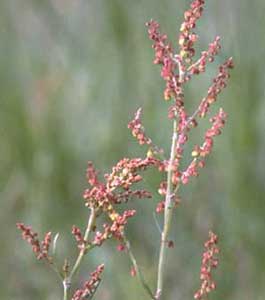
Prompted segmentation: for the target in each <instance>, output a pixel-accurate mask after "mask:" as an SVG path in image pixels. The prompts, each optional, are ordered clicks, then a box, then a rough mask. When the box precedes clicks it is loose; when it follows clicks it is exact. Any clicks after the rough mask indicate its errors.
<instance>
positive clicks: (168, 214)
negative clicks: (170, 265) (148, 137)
mask: <svg viewBox="0 0 265 300" xmlns="http://www.w3.org/2000/svg"><path fill="white" fill-rule="evenodd" d="M177 137H178V135H177V121H176V120H174V123H173V135H172V144H171V151H170V159H169V165H168V171H167V193H166V200H165V211H164V226H163V231H162V233H161V244H160V253H159V261H158V274H157V275H158V276H157V289H156V299H157V300H160V299H161V295H162V291H163V279H164V269H165V261H166V251H167V241H168V235H169V231H170V227H171V223H172V213H173V208H174V207H173V204H172V202H173V201H172V198H173V196H174V195H173V194H174V191H173V184H172V170H173V164H174V160H175V155H176V143H177Z"/></svg>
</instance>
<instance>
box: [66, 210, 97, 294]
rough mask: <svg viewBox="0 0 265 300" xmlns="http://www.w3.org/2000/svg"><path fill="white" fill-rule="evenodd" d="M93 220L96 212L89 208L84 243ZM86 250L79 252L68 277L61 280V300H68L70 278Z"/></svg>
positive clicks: (76, 269)
mask: <svg viewBox="0 0 265 300" xmlns="http://www.w3.org/2000/svg"><path fill="white" fill-rule="evenodd" d="M95 219H96V211H95V209H94V208H91V212H90V216H89V219H88V222H87V227H86V231H85V234H84V242H85V243H86V242H87V241H88V236H89V234H90V232H91V231H92V229H93V226H94V223H95ZM86 250H87V249H86V247H84V248H82V249H81V250H80V252H79V254H78V257H77V259H76V261H75V264H74V266H73V268H72V271H71V273H70V275H69V276H68V277H66V278H65V279H64V280H63V287H64V298H63V300H67V299H68V291H69V290H70V287H71V283H72V278H73V276H74V275H75V274H76V272H77V271H78V269H79V267H80V264H81V262H82V260H83V258H84V255H85V254H86Z"/></svg>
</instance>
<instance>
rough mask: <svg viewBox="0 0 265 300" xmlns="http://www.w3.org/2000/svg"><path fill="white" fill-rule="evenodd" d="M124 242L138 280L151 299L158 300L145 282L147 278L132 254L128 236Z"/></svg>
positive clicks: (124, 237) (124, 238)
mask: <svg viewBox="0 0 265 300" xmlns="http://www.w3.org/2000/svg"><path fill="white" fill-rule="evenodd" d="M123 241H124V243H125V246H126V248H127V251H128V254H129V257H130V259H131V262H132V264H133V267H134V269H135V271H136V275H137V278H138V279H139V281H140V283H141V284H142V286H143V288H144V289H145V291H146V292H147V294H148V295H149V296H150V298H151V299H154V300H155V299H156V298H155V296H154V294H153V292H152V291H151V289H150V287H149V286H148V284H147V282H146V281H145V278H144V276H143V274H142V271H141V269H140V267H139V265H138V263H137V261H136V258H135V256H134V254H133V252H132V249H131V245H130V242H129V241H128V240H127V238H126V236H125V235H124V234H123Z"/></svg>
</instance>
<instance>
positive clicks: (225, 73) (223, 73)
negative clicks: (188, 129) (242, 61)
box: [198, 58, 234, 117]
mask: <svg viewBox="0 0 265 300" xmlns="http://www.w3.org/2000/svg"><path fill="white" fill-rule="evenodd" d="M233 67H234V64H233V60H232V58H229V59H228V60H227V61H226V62H225V63H224V64H222V65H221V66H220V67H219V73H218V75H217V76H216V77H215V78H214V79H213V84H212V85H211V86H210V88H209V89H208V93H207V96H206V97H205V98H203V99H202V101H201V103H200V105H199V108H198V115H199V116H200V117H205V115H206V114H207V112H208V110H209V107H210V105H211V104H212V103H214V102H215V101H216V99H217V96H218V94H220V93H221V92H222V90H223V89H224V88H225V87H226V86H227V81H228V79H229V77H230V75H229V69H232V68H233Z"/></svg>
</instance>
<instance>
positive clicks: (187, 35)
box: [147, 0, 233, 212]
mask: <svg viewBox="0 0 265 300" xmlns="http://www.w3.org/2000/svg"><path fill="white" fill-rule="evenodd" d="M204 3H205V1H203V0H194V1H192V3H191V5H190V9H189V10H187V11H186V12H185V14H184V22H183V23H182V25H181V28H180V35H179V46H180V53H179V54H174V53H173V48H172V46H171V45H170V44H169V43H168V42H167V37H166V35H163V34H161V33H160V31H159V30H160V27H159V24H158V23H157V22H155V21H153V20H151V21H150V22H149V23H147V26H148V35H149V38H150V39H151V40H152V41H153V45H152V47H153V48H154V50H155V60H154V63H155V64H161V65H162V70H161V76H162V78H163V79H164V80H165V81H166V89H165V92H164V95H165V99H166V100H169V99H170V98H173V99H174V100H175V103H174V105H172V106H171V107H170V108H169V113H168V116H169V118H170V119H174V120H177V128H176V133H175V134H176V136H177V138H176V143H175V157H174V161H171V162H169V161H164V165H165V170H166V171H168V167H167V166H170V167H169V168H170V169H171V171H172V173H173V175H172V177H171V181H172V183H173V185H174V186H178V185H179V184H180V183H182V184H187V183H188V182H189V178H190V177H191V176H198V174H199V173H198V168H201V167H204V164H205V162H204V160H202V158H203V157H205V156H206V155H208V154H210V152H211V150H212V147H213V140H212V137H213V136H216V135H219V134H220V132H221V131H220V129H221V128H222V127H223V125H224V119H225V113H224V112H223V110H222V109H221V110H220V112H219V114H218V116H216V117H214V118H212V119H211V122H213V126H212V128H211V129H209V130H207V132H206V134H205V141H204V144H203V145H202V146H201V147H199V146H197V145H196V146H195V147H194V150H193V151H192V156H193V157H194V158H193V160H192V162H191V163H190V164H189V166H188V167H187V168H186V170H184V171H182V170H180V162H181V160H182V156H183V151H184V146H185V144H186V143H187V141H188V133H189V131H190V130H191V129H192V128H194V127H196V126H197V125H198V122H197V120H196V118H197V117H204V116H205V115H206V114H207V113H208V111H209V108H210V105H211V104H212V103H214V102H215V101H216V99H217V96H218V95H219V94H220V92H221V91H222V90H223V89H224V88H225V87H226V85H227V81H228V78H229V69H231V68H233V61H232V58H230V59H228V60H227V61H226V62H225V63H223V64H222V65H221V66H220V67H219V73H218V75H217V76H216V77H215V78H214V79H213V84H212V85H211V86H210V88H209V89H208V92H207V96H206V97H205V98H203V99H202V101H201V102H200V103H199V105H198V107H197V109H196V110H195V112H194V113H193V114H191V115H189V114H188V112H187V111H186V108H185V106H184V94H183V85H184V84H185V83H187V82H188V81H189V80H190V79H191V77H192V75H194V74H201V73H203V72H204V71H205V67H206V63H207V62H212V61H214V57H215V56H216V55H217V54H218V53H219V51H220V49H221V46H220V37H216V38H215V40H214V41H213V42H212V43H210V44H209V47H208V49H207V51H203V52H202V53H201V57H200V58H199V59H198V60H197V61H196V62H194V63H192V58H193V57H194V55H195V49H194V44H195V42H196V41H197V39H198V36H197V35H196V34H195V33H194V28H195V27H196V22H197V21H198V19H199V18H200V17H201V15H202V12H203V6H204ZM157 211H158V212H161V211H163V201H162V202H160V203H159V204H158V206H157Z"/></svg>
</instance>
